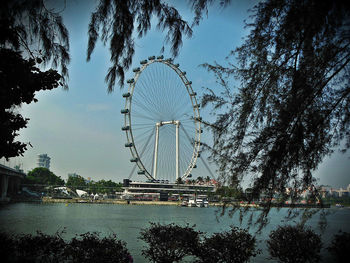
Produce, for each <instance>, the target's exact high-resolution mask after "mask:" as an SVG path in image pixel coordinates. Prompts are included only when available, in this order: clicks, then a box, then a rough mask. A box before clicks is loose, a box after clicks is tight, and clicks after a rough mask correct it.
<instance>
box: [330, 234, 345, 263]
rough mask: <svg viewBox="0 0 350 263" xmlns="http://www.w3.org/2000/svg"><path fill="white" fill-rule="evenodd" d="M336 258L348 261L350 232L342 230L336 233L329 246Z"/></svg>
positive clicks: (339, 260) (338, 260) (337, 260)
mask: <svg viewBox="0 0 350 263" xmlns="http://www.w3.org/2000/svg"><path fill="white" fill-rule="evenodd" d="M327 249H328V251H329V252H330V253H331V254H332V255H333V256H334V257H335V258H336V262H348V261H349V251H350V233H347V232H341V231H340V233H339V234H337V235H334V238H333V240H332V244H331V245H330V246H329V247H328V248H327Z"/></svg>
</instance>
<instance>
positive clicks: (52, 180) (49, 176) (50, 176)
mask: <svg viewBox="0 0 350 263" xmlns="http://www.w3.org/2000/svg"><path fill="white" fill-rule="evenodd" d="M24 184H43V185H53V186H55V185H64V181H63V179H62V178H61V177H60V176H56V175H55V174H54V173H53V172H51V171H50V170H49V169H47V168H44V167H37V168H34V169H33V170H32V171H30V172H28V175H27V176H26V178H25V179H24Z"/></svg>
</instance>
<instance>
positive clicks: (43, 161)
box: [37, 153, 51, 169]
mask: <svg viewBox="0 0 350 263" xmlns="http://www.w3.org/2000/svg"><path fill="white" fill-rule="evenodd" d="M50 160H51V158H50V157H49V156H48V155H47V154H46V153H44V154H38V160H37V166H38V167H44V168H47V169H50Z"/></svg>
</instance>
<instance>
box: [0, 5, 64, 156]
mask: <svg viewBox="0 0 350 263" xmlns="http://www.w3.org/2000/svg"><path fill="white" fill-rule="evenodd" d="M0 32H1V34H0V72H1V74H0V120H1V123H0V130H1V136H0V158H2V157H5V158H6V159H8V158H10V157H15V156H19V155H23V153H24V152H25V150H26V149H27V146H28V144H29V145H30V143H22V142H19V141H15V137H16V136H17V135H18V131H19V130H20V129H22V128H25V127H27V123H28V120H29V119H26V118H24V117H23V116H22V115H21V114H19V113H18V112H16V109H17V108H18V107H19V106H20V105H21V104H22V103H27V104H29V103H31V102H33V101H34V102H36V101H37V99H35V97H34V94H35V92H37V91H40V90H51V89H53V88H57V87H58V86H59V85H63V86H64V87H67V83H66V79H67V77H68V70H67V64H68V62H69V54H68V50H69V43H68V31H67V29H66V28H65V26H64V25H63V23H62V17H61V16H60V15H59V14H58V13H55V12H54V11H53V10H52V9H50V10H49V9H47V8H46V7H45V4H44V1H42V0H3V1H1V2H0ZM35 48H37V49H35ZM49 63H51V65H52V66H53V67H54V68H57V66H58V65H60V66H61V69H60V73H61V74H62V76H61V75H60V74H59V73H58V72H57V71H56V70H53V69H50V70H47V71H41V70H40V69H39V68H38V67H37V66H36V64H42V65H43V67H45V66H47V65H48V64H49ZM59 81H60V82H59Z"/></svg>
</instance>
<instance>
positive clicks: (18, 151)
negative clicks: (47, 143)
mask: <svg viewBox="0 0 350 263" xmlns="http://www.w3.org/2000/svg"><path fill="white" fill-rule="evenodd" d="M0 72H1V74H0V86H1V88H0V119H1V122H0V130H1V136H0V158H3V157H5V158H6V159H8V158H10V157H15V156H18V155H23V153H24V151H25V150H26V149H27V145H28V144H29V143H22V142H19V141H15V137H16V136H17V135H18V131H19V130H20V129H22V128H25V127H27V123H28V120H29V119H27V118H24V117H23V116H22V115H21V114H19V113H17V112H16V108H17V107H19V106H20V105H21V104H22V103H27V104H29V103H31V102H33V101H34V102H36V101H37V99H35V92H37V91H39V90H51V89H54V88H56V87H58V85H59V83H58V82H59V80H60V78H61V76H60V75H59V74H58V73H57V71H55V70H48V71H44V72H42V71H40V70H39V68H37V67H36V64H35V61H34V59H29V60H25V59H23V58H22V57H21V53H20V52H16V51H12V50H9V49H6V48H0Z"/></svg>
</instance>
